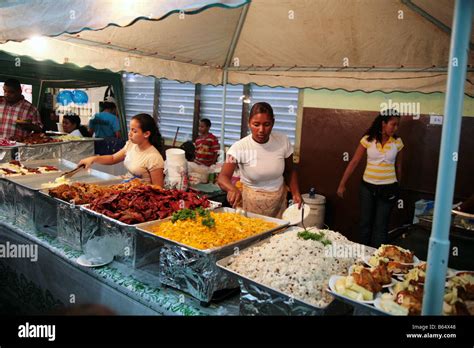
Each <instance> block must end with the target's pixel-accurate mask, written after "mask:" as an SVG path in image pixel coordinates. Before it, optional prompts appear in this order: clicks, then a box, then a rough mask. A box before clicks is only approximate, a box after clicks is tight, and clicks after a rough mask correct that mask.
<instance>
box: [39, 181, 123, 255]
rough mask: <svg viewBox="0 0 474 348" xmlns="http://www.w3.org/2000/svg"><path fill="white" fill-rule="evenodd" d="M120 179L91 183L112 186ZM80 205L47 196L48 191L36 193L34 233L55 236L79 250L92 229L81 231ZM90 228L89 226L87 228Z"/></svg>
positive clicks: (90, 234) (92, 231)
mask: <svg viewBox="0 0 474 348" xmlns="http://www.w3.org/2000/svg"><path fill="white" fill-rule="evenodd" d="M120 182H122V179H119V178H118V179H114V180H105V181H103V180H101V181H97V182H91V183H90V184H96V185H101V186H106V185H114V184H119V183H120ZM79 207H80V205H75V204H73V203H71V202H66V201H63V200H61V199H59V198H56V197H52V196H50V195H49V189H41V190H39V191H38V194H37V195H36V200H35V209H34V216H35V219H34V220H35V227H36V231H37V232H40V233H47V234H50V235H51V234H57V237H58V239H59V240H60V241H61V242H62V243H64V244H66V245H67V246H69V247H71V248H73V249H76V250H81V249H82V247H83V245H84V244H85V243H86V242H87V240H89V238H90V237H91V236H92V235H93V233H94V229H92V228H89V229H87V231H83V230H82V215H83V214H82V212H81V211H80V209H79ZM89 227H91V226H89Z"/></svg>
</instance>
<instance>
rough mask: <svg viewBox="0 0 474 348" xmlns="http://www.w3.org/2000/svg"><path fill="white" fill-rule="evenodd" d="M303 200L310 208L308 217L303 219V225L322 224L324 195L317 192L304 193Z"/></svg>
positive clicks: (324, 209) (324, 203)
mask: <svg viewBox="0 0 474 348" xmlns="http://www.w3.org/2000/svg"><path fill="white" fill-rule="evenodd" d="M302 197H303V201H304V203H305V204H306V205H308V206H309V207H310V208H311V211H310V212H309V216H308V218H306V219H305V220H304V223H305V226H306V227H310V226H316V227H317V228H322V227H323V226H324V214H325V213H326V197H324V196H322V195H318V194H311V197H310V194H309V193H305V194H303V195H302Z"/></svg>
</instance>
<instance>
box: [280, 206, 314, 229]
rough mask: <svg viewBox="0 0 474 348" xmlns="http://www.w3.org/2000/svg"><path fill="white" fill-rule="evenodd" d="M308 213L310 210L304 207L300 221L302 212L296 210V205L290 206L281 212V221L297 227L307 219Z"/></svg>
mask: <svg viewBox="0 0 474 348" xmlns="http://www.w3.org/2000/svg"><path fill="white" fill-rule="evenodd" d="M302 209H303V208H302ZM310 211H311V208H310V207H309V206H308V205H304V217H303V219H302V216H301V215H302V214H303V212H302V211H301V209H298V204H292V205H290V206H289V207H288V208H286V210H285V211H284V212H283V215H282V220H285V221H288V222H289V223H290V225H297V224H299V223H301V221H304V220H306V219H307V218H308V216H309V213H310Z"/></svg>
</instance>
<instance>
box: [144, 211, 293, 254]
mask: <svg viewBox="0 0 474 348" xmlns="http://www.w3.org/2000/svg"><path fill="white" fill-rule="evenodd" d="M213 212H214V213H235V212H236V210H235V209H232V208H217V209H214V210H213ZM247 216H248V217H249V218H259V219H262V220H265V221H268V222H273V223H276V224H277V226H276V227H274V228H272V229H270V230H268V231H264V232H262V233H259V234H256V235H254V236H250V237H247V238H245V239H242V240H239V241H236V242H234V243H231V244H227V245H224V246H221V247H217V248H212V249H206V250H202V249H197V248H193V247H192V246H189V245H186V244H181V243H178V242H176V241H174V240H172V239H168V238H165V237H162V236H159V235H157V234H154V233H153V232H152V231H151V228H152V227H153V226H159V225H160V224H162V223H164V222H168V221H171V217H168V218H166V219H163V220H159V221H152V222H145V223H142V224H139V225H137V229H138V230H140V231H142V232H144V233H147V234H151V235H153V236H154V237H155V238H157V239H159V240H161V241H162V242H163V243H164V244H171V245H175V246H179V247H181V248H186V249H189V250H192V251H194V252H196V253H198V254H202V255H210V254H218V253H221V252H222V251H223V250H227V249H229V250H231V253H233V252H234V250H235V248H240V247H241V246H242V245H248V244H250V243H252V242H253V241H255V240H259V239H262V238H265V237H267V236H269V235H271V234H273V233H275V232H277V231H279V230H281V229H283V228H286V227H287V226H288V225H289V222H288V221H285V220H281V219H275V218H271V217H268V216H264V215H259V214H253V213H247Z"/></svg>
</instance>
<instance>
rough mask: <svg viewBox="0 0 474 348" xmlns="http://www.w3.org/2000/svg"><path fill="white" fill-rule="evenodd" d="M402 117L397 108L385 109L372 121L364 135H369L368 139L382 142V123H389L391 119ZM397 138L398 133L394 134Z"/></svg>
mask: <svg viewBox="0 0 474 348" xmlns="http://www.w3.org/2000/svg"><path fill="white" fill-rule="evenodd" d="M393 118H395V119H400V114H399V113H398V111H397V110H384V111H382V112H381V113H380V114H379V115H378V116H377V117H376V118H375V120H374V121H373V122H372V125H371V126H370V128H369V129H367V131H366V132H365V134H364V135H368V138H367V141H369V142H371V141H372V140H374V139H375V140H376V141H377V142H379V143H380V144H382V123H388V122H389V121H390V120H391V119H393ZM393 137H394V138H395V139H397V138H398V135H396V134H394V135H393Z"/></svg>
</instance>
